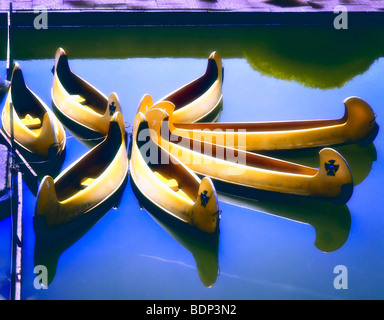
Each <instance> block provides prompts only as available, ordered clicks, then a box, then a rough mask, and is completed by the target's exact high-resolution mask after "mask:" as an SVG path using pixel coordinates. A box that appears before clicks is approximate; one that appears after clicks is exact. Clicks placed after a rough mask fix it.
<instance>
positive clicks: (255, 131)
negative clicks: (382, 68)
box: [2, 48, 378, 234]
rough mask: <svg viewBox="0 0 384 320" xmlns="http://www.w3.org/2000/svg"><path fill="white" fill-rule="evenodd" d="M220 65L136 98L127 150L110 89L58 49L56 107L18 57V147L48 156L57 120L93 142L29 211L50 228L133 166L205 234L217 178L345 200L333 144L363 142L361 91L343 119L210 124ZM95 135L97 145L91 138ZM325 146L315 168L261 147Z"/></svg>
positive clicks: (102, 197)
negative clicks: (29, 81) (160, 93)
mask: <svg viewBox="0 0 384 320" xmlns="http://www.w3.org/2000/svg"><path fill="white" fill-rule="evenodd" d="M223 70H224V69H223V66H222V61H221V57H220V55H219V54H218V53H217V52H213V53H212V54H211V55H210V56H209V58H208V63H207V68H206V71H205V73H204V74H203V75H202V76H201V77H199V78H197V79H195V80H193V81H191V82H189V83H187V84H186V85H185V86H183V87H181V88H179V89H177V90H175V91H174V92H172V93H170V94H169V95H167V96H165V97H163V98H162V99H160V100H159V101H157V102H154V101H153V99H152V97H151V96H150V95H148V94H146V95H144V96H143V98H142V99H141V101H140V103H139V106H138V110H137V113H136V116H135V119H134V122H133V131H132V136H131V140H130V142H131V143H130V146H129V150H128V152H127V149H128V147H127V141H126V140H127V138H126V137H127V136H126V132H125V121H124V117H123V114H122V109H121V107H120V102H119V99H118V97H117V95H116V93H111V94H110V95H109V97H107V96H105V95H104V94H103V93H102V92H100V91H99V90H98V89H96V88H95V87H93V86H92V85H91V84H89V83H88V82H87V81H85V80H84V79H82V78H81V77H79V76H78V75H76V74H75V73H73V72H72V71H71V69H70V67H69V63H68V58H67V55H66V53H65V51H64V50H63V49H61V48H59V49H58V50H57V53H56V56H55V66H54V80H53V86H52V107H53V111H54V113H53V112H52V111H51V110H50V109H49V108H48V107H47V106H46V105H45V104H44V102H43V101H41V99H40V98H39V97H37V96H36V95H35V94H34V93H33V92H32V91H31V90H29V89H28V87H27V86H26V84H25V82H24V78H23V75H22V72H21V69H20V66H19V65H18V64H16V65H15V68H14V70H13V77H12V81H11V85H10V88H9V92H8V96H7V100H6V103H5V107H4V110H3V114H2V127H3V130H4V132H5V133H6V134H7V135H8V136H11V135H12V134H13V136H14V140H15V142H16V144H17V146H18V147H19V148H20V149H21V150H23V151H24V152H27V153H31V154H34V155H38V156H39V157H41V158H42V159H50V158H52V155H54V156H56V157H57V156H60V155H61V154H62V153H63V151H64V149H65V141H66V135H65V130H64V127H66V128H67V129H68V130H69V131H71V132H72V133H73V134H74V135H75V136H76V137H79V138H81V139H82V140H84V141H85V140H86V141H88V142H93V143H92V144H91V145H90V150H89V151H88V152H87V153H86V154H84V155H83V156H82V157H81V158H80V159H78V160H77V161H75V162H74V163H73V164H72V165H70V166H69V167H68V168H66V169H65V170H64V171H63V172H61V173H60V174H59V175H58V176H57V178H56V179H53V178H52V177H51V176H49V175H46V176H45V177H44V178H43V179H42V181H41V183H40V187H39V191H38V194H37V199H36V207H35V217H40V218H43V219H44V220H45V223H46V225H47V226H48V227H55V226H59V225H62V224H64V223H67V222H69V221H72V220H74V219H75V218H77V217H79V216H82V215H84V214H85V213H88V212H91V211H93V210H95V209H96V208H98V207H100V206H102V205H103V204H105V202H106V201H107V200H108V199H109V198H112V197H113V196H115V195H116V194H119V193H121V191H122V190H123V189H124V186H125V183H126V181H127V176H128V168H130V176H131V182H132V186H133V187H134V191H137V192H138V194H140V195H142V196H143V198H145V199H146V200H147V201H148V202H149V203H150V204H151V205H152V206H153V207H155V208H157V209H159V210H160V211H161V212H165V213H167V214H168V215H169V216H171V217H174V218H175V219H176V220H180V221H182V222H184V223H185V224H188V225H191V226H192V227H195V228H197V229H199V230H201V231H203V232H205V233H210V234H211V233H215V232H217V230H218V225H219V220H220V210H219V205H218V198H217V194H216V190H215V186H214V182H216V181H217V182H219V183H225V184H229V185H231V186H233V188H235V187H239V188H243V189H245V190H250V191H252V190H264V191H267V192H275V193H280V194H288V195H294V196H305V197H311V198H317V199H322V200H328V201H332V202H337V203H346V202H347V201H348V200H349V198H350V197H351V195H352V191H353V180H352V175H351V171H350V168H349V166H348V163H347V162H346V161H345V159H344V158H343V157H342V155H340V154H339V153H338V152H337V151H335V150H334V149H331V148H330V146H333V145H339V144H350V143H370V142H372V141H373V139H374V138H375V136H376V134H377V131H378V125H377V124H376V121H375V115H374V112H373V111H372V109H371V107H370V106H369V105H368V104H367V103H366V102H365V101H363V100H362V99H360V98H357V97H350V98H348V99H346V100H345V101H344V105H345V115H344V116H343V117H342V118H340V119H331V120H310V121H289V122H281V121H280V122H240V123H238V122H236V123H235V122H232V123H231V122H227V123H221V122H213V120H215V119H216V118H217V115H218V113H219V111H220V109H221V107H222V100H223V95H222V86H223ZM96 142H98V143H96ZM312 147H320V148H323V149H321V150H320V152H319V165H318V167H317V168H313V167H308V166H304V165H299V164H296V163H292V162H288V161H283V160H280V159H277V158H272V157H268V156H265V155H262V154H260V153H259V152H260V151H269V150H288V149H298V148H312Z"/></svg>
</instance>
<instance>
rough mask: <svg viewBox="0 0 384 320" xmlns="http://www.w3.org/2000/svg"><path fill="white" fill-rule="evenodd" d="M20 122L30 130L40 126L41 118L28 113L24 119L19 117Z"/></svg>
mask: <svg viewBox="0 0 384 320" xmlns="http://www.w3.org/2000/svg"><path fill="white" fill-rule="evenodd" d="M21 122H22V123H23V124H24V125H25V126H26V127H27V128H28V129H31V130H33V129H40V128H41V120H40V119H39V118H34V117H32V116H31V115H30V114H27V115H26V116H25V118H24V119H21Z"/></svg>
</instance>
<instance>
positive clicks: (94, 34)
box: [0, 24, 384, 89]
mask: <svg viewBox="0 0 384 320" xmlns="http://www.w3.org/2000/svg"><path fill="white" fill-rule="evenodd" d="M383 35H384V28H383V27H370V28H368V27H367V28H363V27H361V28H351V29H348V30H342V31H336V30H335V29H333V28H332V25H331V24H330V26H329V28H326V27H292V26H268V27H231V28H226V27H159V28H142V27H141V28H138V27H126V28H92V29H91V28H80V29H76V30H74V29H73V28H50V29H48V30H35V29H33V28H22V29H16V31H15V38H14V58H15V59H42V58H51V55H52V54H51V53H52V52H55V50H56V49H57V47H59V46H60V45H62V43H67V46H66V48H65V49H66V50H67V52H69V53H70V54H71V57H72V58H123V57H124V58H126V57H194V58H205V57H207V56H208V55H209V54H210V53H211V51H213V50H217V51H219V52H220V53H221V55H222V56H223V57H224V58H242V57H244V58H246V59H247V61H248V63H249V64H250V65H251V66H252V68H254V69H255V70H257V71H259V72H260V73H261V74H264V75H267V76H272V77H275V78H278V79H283V80H293V81H297V82H299V83H301V84H303V85H305V86H308V87H313V88H321V89H330V88H337V87H341V86H343V85H344V84H345V83H346V82H348V81H350V80H351V79H352V78H354V77H355V76H356V75H358V74H362V73H363V72H365V71H366V70H368V69H369V67H370V66H371V65H372V63H373V62H374V61H375V60H376V59H378V58H379V57H382V56H383V52H384V44H383V42H382V41H379V40H378V39H381V38H383ZM68 38H70V39H71V41H70V43H69V42H68V41H67V39H68ZM37 39H38V40H37ZM36 41H38V46H36ZM2 43H5V41H3V42H2ZM2 43H0V49H1V50H0V52H5V50H4V49H5V48H2V47H1V45H2Z"/></svg>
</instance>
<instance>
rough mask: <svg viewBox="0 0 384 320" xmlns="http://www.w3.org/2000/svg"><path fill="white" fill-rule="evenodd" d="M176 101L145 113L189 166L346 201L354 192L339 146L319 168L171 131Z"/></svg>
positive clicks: (236, 180) (162, 141) (238, 181)
mask: <svg viewBox="0 0 384 320" xmlns="http://www.w3.org/2000/svg"><path fill="white" fill-rule="evenodd" d="M173 108H174V106H173V105H172V104H171V103H169V102H160V103H158V104H156V105H155V106H153V108H152V109H149V110H148V111H147V113H146V114H145V117H146V119H147V121H148V124H149V128H150V129H151V130H152V131H153V133H152V136H153V137H154V139H156V141H157V143H158V144H159V145H160V146H161V147H162V148H164V149H165V150H166V151H168V152H169V153H170V154H171V155H172V156H174V157H176V158H177V159H178V160H179V161H181V162H183V163H184V164H185V165H186V166H188V168H190V169H191V170H193V171H194V172H195V173H198V174H200V175H203V176H208V177H211V178H212V179H213V180H218V181H222V182H226V183H231V184H233V185H238V186H242V187H248V188H253V189H260V190H267V191H273V192H278V193H285V194H292V195H301V196H309V197H314V198H320V199H328V200H331V201H333V202H338V203H346V202H347V201H348V200H349V198H350V197H351V195H352V191H353V182H352V175H351V172H350V169H349V166H348V164H347V162H346V161H345V160H344V158H343V157H342V156H341V155H340V154H339V153H338V152H336V151H335V150H333V149H330V148H324V149H322V150H321V151H320V152H319V169H317V168H312V167H307V166H303V165H299V164H295V163H292V162H287V161H283V160H279V159H276V158H272V157H267V156H263V155H259V154H256V153H251V152H247V151H243V150H239V149H233V148H229V147H223V146H218V145H215V144H211V143H205V142H201V141H198V140H192V139H189V138H185V137H177V136H175V135H174V134H172V135H170V132H169V128H168V121H167V120H168V115H169V114H171V113H172V112H173Z"/></svg>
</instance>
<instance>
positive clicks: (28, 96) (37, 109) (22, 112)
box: [11, 69, 46, 130]
mask: <svg viewBox="0 0 384 320" xmlns="http://www.w3.org/2000/svg"><path fill="white" fill-rule="evenodd" d="M11 98H12V103H13V107H14V109H15V111H16V113H17V115H18V117H19V118H20V119H24V118H25V117H26V116H27V115H29V116H31V118H38V119H40V122H41V123H42V122H43V117H44V114H45V113H46V110H45V109H44V107H43V106H42V105H41V104H40V101H39V100H38V99H37V98H36V96H35V95H34V94H33V93H32V92H31V91H30V90H29V89H28V87H27V86H26V85H25V81H24V76H23V73H22V71H21V69H15V70H14V72H13V75H12V86H11ZM36 130H37V129H36Z"/></svg>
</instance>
